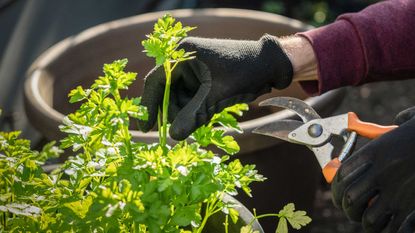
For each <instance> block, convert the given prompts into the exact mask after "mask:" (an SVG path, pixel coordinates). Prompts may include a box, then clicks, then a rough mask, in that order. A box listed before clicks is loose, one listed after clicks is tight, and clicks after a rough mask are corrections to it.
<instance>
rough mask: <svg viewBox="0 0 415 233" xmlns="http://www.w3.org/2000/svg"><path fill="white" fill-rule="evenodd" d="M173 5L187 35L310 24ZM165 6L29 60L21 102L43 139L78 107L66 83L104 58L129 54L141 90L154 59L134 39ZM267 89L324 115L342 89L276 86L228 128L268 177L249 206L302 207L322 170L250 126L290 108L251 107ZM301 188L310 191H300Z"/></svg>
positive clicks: (252, 35) (245, 33)
mask: <svg viewBox="0 0 415 233" xmlns="http://www.w3.org/2000/svg"><path fill="white" fill-rule="evenodd" d="M171 13H172V14H173V16H174V17H176V18H178V20H180V21H182V22H183V24H184V25H190V26H197V29H196V30H194V32H191V36H201V37H215V38H232V39H258V38H259V37H260V36H262V35H263V34H264V33H269V34H273V35H289V34H293V33H295V32H298V31H303V30H307V29H310V26H307V25H305V24H302V23H301V22H299V21H296V20H293V19H289V18H286V17H283V16H279V15H275V14H269V13H264V12H257V11H250V10H236V9H205V10H174V11H171ZM163 14H164V12H155V13H149V14H144V15H139V16H135V17H130V18H126V19H121V20H117V21H112V22H109V23H105V24H102V25H99V26H96V27H93V28H91V29H88V30H86V31H84V32H82V33H80V34H79V35H76V36H73V37H70V38H67V39H65V40H63V41H62V42H60V43H58V44H57V45H55V46H53V47H52V48H50V49H48V50H47V51H46V52H45V53H44V54H42V55H41V56H40V57H39V58H38V59H37V60H36V61H35V63H34V64H33V65H32V67H31V69H30V70H29V72H28V78H27V80H26V83H25V92H24V94H25V108H26V114H27V115H28V118H29V120H30V122H31V124H32V125H33V126H34V127H35V128H36V129H38V130H39V131H40V132H41V133H42V134H43V135H44V136H46V137H47V138H48V139H53V140H56V139H59V138H61V137H62V136H63V134H62V133H61V132H60V131H59V129H58V125H59V124H61V121H62V118H63V116H64V114H67V113H70V112H73V111H74V110H75V109H76V108H78V105H73V104H69V103H68V98H67V95H68V93H69V91H70V90H71V89H73V88H75V87H76V86H78V85H82V86H84V87H88V86H89V85H90V84H91V83H92V82H93V80H94V79H95V78H97V77H98V76H99V75H101V73H102V65H103V64H104V63H110V62H112V61H113V60H116V59H120V58H128V60H129V64H128V67H127V70H128V71H135V72H138V76H139V78H138V79H137V81H136V82H135V83H134V84H133V86H132V87H131V88H130V89H129V90H128V92H127V93H126V94H128V95H129V96H138V95H141V92H142V85H143V77H144V76H145V74H146V73H147V72H148V71H149V70H150V69H151V68H152V67H153V65H154V61H153V60H152V59H150V58H147V57H146V56H145V54H144V53H142V50H143V48H142V47H141V45H140V41H142V40H143V39H144V38H145V35H146V34H148V33H150V32H151V31H152V27H153V24H154V22H155V21H156V19H157V18H158V17H160V16H162V15H163ZM271 96H293V97H297V98H300V99H306V102H307V103H309V104H310V105H311V106H313V107H314V108H315V109H316V110H317V111H318V112H320V113H322V115H326V114H329V113H331V112H332V111H333V110H334V109H335V108H336V107H337V106H338V104H339V101H340V100H341V99H342V96H343V95H342V93H341V92H339V91H333V92H330V93H327V94H325V95H322V96H319V97H313V98H307V95H306V94H305V92H304V91H303V90H302V89H301V87H300V86H299V85H298V84H297V83H293V84H292V85H291V86H290V87H289V88H287V89H285V90H283V91H277V90H275V91H273V92H272V93H270V94H268V95H265V96H262V97H261V98H260V99H258V100H257V101H255V102H254V103H252V104H250V109H251V110H250V111H249V112H248V113H247V114H246V116H245V117H244V118H243V119H242V122H241V124H240V125H241V127H242V129H243V130H244V133H243V134H237V133H236V132H233V131H229V132H228V133H229V134H231V135H234V136H235V137H236V139H237V141H238V142H239V144H240V145H241V152H240V154H241V159H242V160H244V161H251V162H254V163H256V164H257V165H258V168H259V170H260V172H261V173H264V174H265V175H268V177H269V181H268V182H266V187H268V188H261V187H260V188H259V189H260V190H262V189H263V190H264V191H263V192H261V193H259V194H258V193H257V194H256V195H257V196H256V198H255V199H251V200H249V201H248V206H251V204H252V206H255V207H256V208H257V209H258V210H259V211H261V212H262V210H267V208H268V207H270V206H272V208H273V209H274V210H278V208H281V207H282V206H281V205H282V203H286V202H288V201H293V202H295V203H299V204H298V205H299V207H300V208H303V209H306V210H308V211H311V210H312V203H313V200H314V192H315V189H316V187H317V181H318V179H319V178H320V169H319V168H318V165H317V163H316V162H315V159H314V157H313V155H312V154H311V153H309V152H308V151H307V149H306V148H303V147H298V146H293V145H288V144H286V143H282V141H280V140H276V139H274V138H270V137H265V136H261V135H256V134H252V133H251V131H252V130H253V129H255V128H256V127H258V126H260V125H263V124H266V123H268V122H272V121H276V120H280V119H284V118H290V117H293V116H294V115H293V114H292V113H291V112H289V111H287V110H283V111H279V110H280V109H272V108H265V107H262V108H258V107H257V104H258V102H259V101H261V100H263V99H265V98H269V97H271ZM132 134H133V137H134V140H138V141H141V142H146V143H152V142H156V141H158V133H157V132H150V133H147V134H144V133H141V132H139V131H136V130H132ZM287 148H288V150H287ZM290 148H294V149H295V153H297V154H292V153H293V152H292V151H290V150H289V149H290ZM277 150H278V152H277ZM284 153H285V155H284ZM277 154H280V155H277ZM298 168H299V169H301V170H299V169H298ZM261 169H264V170H261ZM281 172H282V173H283V174H287V177H281V175H280V174H279V173H281ZM290 173H295V174H294V175H292V174H291V175H290ZM274 174H278V175H277V176H276V175H274ZM287 180H289V182H288V181H287ZM304 193H308V195H307V196H303V195H304ZM269 194H270V195H275V197H273V199H272V200H269V201H267V202H264V201H262V200H265V199H267V198H266V197H269V196H270V195H269ZM299 195H300V196H299ZM297 196H298V197H297ZM277 199H278V201H276V200H277ZM244 203H245V202H244ZM261 206H262V207H264V208H262V207H261Z"/></svg>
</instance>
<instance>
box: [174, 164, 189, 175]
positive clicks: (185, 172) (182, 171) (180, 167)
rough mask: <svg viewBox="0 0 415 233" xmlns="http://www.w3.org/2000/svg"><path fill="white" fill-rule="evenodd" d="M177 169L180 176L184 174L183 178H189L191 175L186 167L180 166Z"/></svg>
mask: <svg viewBox="0 0 415 233" xmlns="http://www.w3.org/2000/svg"><path fill="white" fill-rule="evenodd" d="M176 169H177V170H178V171H179V172H180V174H182V175H183V176H187V175H189V169H187V167H185V166H182V165H180V166H178V167H177V168H176Z"/></svg>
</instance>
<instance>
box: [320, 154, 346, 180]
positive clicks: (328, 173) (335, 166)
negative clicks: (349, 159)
mask: <svg viewBox="0 0 415 233" xmlns="http://www.w3.org/2000/svg"><path fill="white" fill-rule="evenodd" d="M341 164H342V162H340V160H339V159H338V158H334V159H333V160H331V161H330V162H329V163H328V164H327V165H326V166H325V167H324V168H323V175H324V178H325V179H326V181H327V183H329V184H331V182H332V181H333V179H334V177H335V176H336V173H337V170H339V167H340V165H341Z"/></svg>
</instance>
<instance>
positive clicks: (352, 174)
mask: <svg viewBox="0 0 415 233" xmlns="http://www.w3.org/2000/svg"><path fill="white" fill-rule="evenodd" d="M413 116H415V108H413V109H409V110H406V111H404V112H402V113H400V114H399V115H398V116H397V118H396V120H395V122H396V123H397V124H401V125H400V126H399V128H397V129H395V130H393V131H392V132H389V133H387V134H385V135H383V136H382V137H380V138H378V139H376V140H373V141H371V142H370V143H368V144H367V145H366V146H365V147H363V148H362V149H360V150H359V151H357V152H356V153H354V154H353V156H351V157H350V158H348V159H347V160H345V161H344V162H343V164H342V166H341V167H340V169H339V171H338V173H337V175H336V177H335V179H334V182H333V184H332V191H333V199H334V202H335V204H336V205H337V206H338V207H340V208H342V209H343V211H344V212H345V214H346V215H347V216H348V217H349V218H350V219H351V220H354V221H359V222H360V221H361V222H362V224H363V228H364V229H365V231H366V232H376V233H377V232H382V233H395V232H399V233H407V232H408V233H412V232H415V118H414V117H413Z"/></svg>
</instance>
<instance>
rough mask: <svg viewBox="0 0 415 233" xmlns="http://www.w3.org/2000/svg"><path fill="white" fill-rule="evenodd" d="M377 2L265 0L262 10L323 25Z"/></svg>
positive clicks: (368, 0)
mask: <svg viewBox="0 0 415 233" xmlns="http://www.w3.org/2000/svg"><path fill="white" fill-rule="evenodd" d="M376 2H379V0H263V1H262V3H261V6H260V7H261V8H260V10H263V11H267V12H271V13H276V14H281V15H285V16H288V17H290V18H294V19H298V20H301V21H303V22H306V23H309V24H311V25H314V26H321V25H325V24H328V23H331V22H333V21H334V20H335V19H336V18H337V16H339V15H340V14H343V13H347V12H356V11H360V10H362V9H363V8H365V7H367V6H369V5H371V4H373V3H376Z"/></svg>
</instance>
